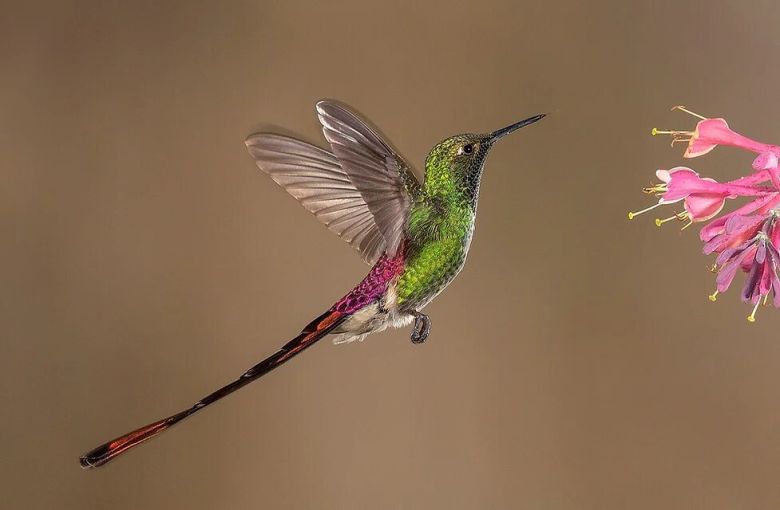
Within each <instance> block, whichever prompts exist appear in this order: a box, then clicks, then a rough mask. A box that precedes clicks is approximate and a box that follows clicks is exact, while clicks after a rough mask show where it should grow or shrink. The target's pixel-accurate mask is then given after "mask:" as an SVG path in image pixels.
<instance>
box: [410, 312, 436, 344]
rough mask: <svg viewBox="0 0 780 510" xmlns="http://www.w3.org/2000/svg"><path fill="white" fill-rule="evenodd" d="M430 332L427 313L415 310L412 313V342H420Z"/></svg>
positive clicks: (423, 340) (429, 321)
mask: <svg viewBox="0 0 780 510" xmlns="http://www.w3.org/2000/svg"><path fill="white" fill-rule="evenodd" d="M430 332H431V319H429V318H428V316H427V315H425V314H423V313H420V312H415V313H414V327H413V328H412V335H411V339H412V343H413V344H421V343H423V342H425V340H426V339H427V338H428V333H430Z"/></svg>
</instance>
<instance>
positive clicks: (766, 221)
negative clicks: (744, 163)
mask: <svg viewBox="0 0 780 510" xmlns="http://www.w3.org/2000/svg"><path fill="white" fill-rule="evenodd" d="M673 109H678V110H682V111H684V112H687V113H690V114H691V115H694V116H696V117H698V118H700V119H701V120H700V121H699V122H698V124H697V125H696V128H695V130H694V131H658V130H657V129H654V130H653V134H654V135H656V134H669V135H671V136H672V145H674V144H675V143H676V142H683V141H684V142H687V143H688V146H687V148H686V151H685V154H684V157H686V158H694V157H697V156H702V155H704V154H707V153H708V152H710V151H711V150H712V149H714V148H715V147H717V146H718V145H726V146H731V147H737V148H740V149H744V150H748V151H751V152H753V153H755V154H757V156H756V157H755V159H754V160H753V164H752V173H751V174H750V175H747V176H744V177H741V178H739V179H735V180H733V181H728V182H724V183H719V182H717V181H715V180H714V179H710V178H708V177H700V176H699V174H698V173H697V172H695V171H694V170H692V169H690V168H688V167H683V166H680V167H675V168H672V169H671V170H658V171H656V177H657V178H658V179H659V180H660V181H661V182H660V183H658V184H653V185H652V186H650V187H648V188H644V190H643V191H644V192H645V193H647V194H651V195H655V196H656V197H658V202H657V203H656V204H654V205H652V206H650V207H648V208H646V209H643V210H641V211H637V212H631V213H628V218H629V219H633V218H634V217H636V216H638V215H639V214H642V213H644V212H647V211H650V210H653V209H655V208H657V207H661V206H664V205H672V204H680V203H681V205H682V210H681V211H679V210H678V211H679V212H676V213H675V214H674V215H673V216H671V217H669V218H666V219H656V220H655V223H656V225H658V226H661V225H662V224H664V223H666V222H667V221H670V220H672V219H678V220H687V221H688V223H687V224H686V225H685V226H684V227H683V229H685V228H687V227H689V226H691V225H692V224H693V223H695V222H705V221H707V222H708V223H707V224H706V225H705V226H704V227H702V229H701V232H700V233H699V237H700V238H701V240H702V241H703V242H704V247H703V251H704V253H705V254H707V255H709V254H716V255H717V258H716V261H715V265H714V266H713V267H712V270H713V271H714V272H716V273H717V276H716V278H715V283H716V287H717V290H716V291H715V292H714V293H713V294H711V295H710V296H709V297H710V300H712V301H715V300H716V299H717V296H718V294H719V293H722V292H725V291H726V290H727V289H728V288H729V287H730V286H731V283H732V282H733V281H734V278H735V277H736V275H737V273H738V272H739V271H740V270H741V271H742V272H744V273H746V280H745V285H744V287H743V290H742V300H743V301H745V302H746V303H750V304H752V305H753V311H752V312H751V314H750V315H749V316H748V320H749V321H750V322H754V321H755V318H756V311H757V310H758V306H759V305H760V304H762V303H764V304H766V303H767V301H768V298H769V295H770V294H771V295H772V303H773V304H774V305H775V307H778V308H780V279H779V278H778V266H779V265H780V253H778V249H777V247H778V246H780V220H779V219H778V218H780V147H779V146H777V145H769V144H765V143H761V142H757V141H755V140H752V139H750V138H747V137H745V136H743V135H741V134H739V133H736V132H734V131H732V130H731V128H729V126H728V124H727V123H726V121H725V120H724V119H708V118H705V117H702V116H701V115H698V114H695V113H693V112H690V111H689V110H687V109H685V108H684V107H681V106H677V107H675V108H673ZM740 198H741V199H746V200H747V201H746V202H745V203H743V204H742V205H741V206H740V207H738V208H736V209H735V210H733V211H732V212H729V213H727V214H723V215H721V214H720V213H721V211H722V210H723V207H724V205H725V204H726V201H727V200H733V199H740Z"/></svg>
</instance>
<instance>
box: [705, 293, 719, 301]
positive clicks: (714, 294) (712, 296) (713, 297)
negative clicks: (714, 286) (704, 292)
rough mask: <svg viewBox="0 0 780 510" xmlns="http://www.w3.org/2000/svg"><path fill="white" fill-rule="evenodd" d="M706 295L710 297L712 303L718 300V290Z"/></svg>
mask: <svg viewBox="0 0 780 510" xmlns="http://www.w3.org/2000/svg"><path fill="white" fill-rule="evenodd" d="M707 297H708V298H710V301H712V302H713V303H714V302H715V301H717V300H718V291H717V290H716V291H715V292H713V293H712V294H710V295H709V296H707Z"/></svg>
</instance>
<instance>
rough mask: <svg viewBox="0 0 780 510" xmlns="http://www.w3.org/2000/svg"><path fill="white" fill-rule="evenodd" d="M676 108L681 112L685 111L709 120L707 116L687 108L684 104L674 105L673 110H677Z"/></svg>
mask: <svg viewBox="0 0 780 510" xmlns="http://www.w3.org/2000/svg"><path fill="white" fill-rule="evenodd" d="M675 110H680V111H681V112H685V113H687V114H688V115H693V116H694V117H698V118H700V119H701V120H707V117H704V116H703V115H699V114H698V113H693V112H692V111H690V110H689V109H687V108H686V107H685V106H683V105H677V106H672V111H675Z"/></svg>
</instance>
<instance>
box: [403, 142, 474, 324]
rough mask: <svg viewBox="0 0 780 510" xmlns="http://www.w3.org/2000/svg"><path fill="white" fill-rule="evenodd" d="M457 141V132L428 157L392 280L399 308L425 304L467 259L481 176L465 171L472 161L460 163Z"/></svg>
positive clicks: (417, 306)
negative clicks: (400, 268) (400, 266)
mask: <svg viewBox="0 0 780 510" xmlns="http://www.w3.org/2000/svg"><path fill="white" fill-rule="evenodd" d="M461 145H462V142H461V141H460V140H459V139H458V138H457V137H456V138H452V139H449V140H446V141H445V142H442V143H441V144H439V145H437V146H436V147H435V148H434V149H433V150H432V151H431V153H430V154H429V155H428V158H427V160H426V164H425V185H424V188H423V190H422V191H421V192H420V193H419V194H418V196H416V197H415V202H414V204H413V205H412V207H411V210H410V214H409V223H408V225H407V229H408V230H407V232H408V238H407V259H406V267H405V269H404V272H403V273H402V274H401V276H400V277H399V279H398V282H397V285H396V293H397V296H398V304H399V306H400V307H401V309H418V308H420V307H422V306H424V305H425V304H427V302H428V301H430V300H431V299H433V297H435V296H436V294H438V293H439V292H440V291H441V290H442V289H444V287H446V285H447V284H448V283H449V282H450V281H451V280H452V279H453V278H455V276H456V275H457V274H458V272H459V271H460V269H461V268H462V267H463V263H464V262H465V259H466V253H467V251H468V247H469V244H470V242H471V235H472V232H473V230H474V218H475V214H476V199H477V192H478V188H479V175H476V176H471V175H469V170H470V167H469V166H467V165H468V163H471V162H472V160H470V159H469V160H463V162H459V158H458V154H457V151H458V149H459V147H460V146H461ZM479 159H481V158H479ZM479 170H481V161H480V162H479V168H478V169H477V172H478V171H479ZM474 177H476V178H474Z"/></svg>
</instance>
